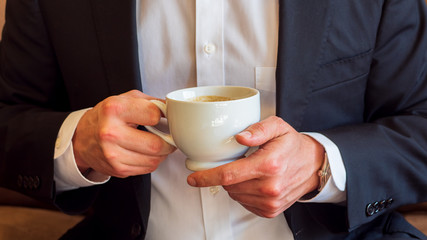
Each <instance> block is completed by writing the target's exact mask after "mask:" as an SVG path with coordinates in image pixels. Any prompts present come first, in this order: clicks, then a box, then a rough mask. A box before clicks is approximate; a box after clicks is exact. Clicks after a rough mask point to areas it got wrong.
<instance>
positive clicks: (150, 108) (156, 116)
mask: <svg viewBox="0 0 427 240" xmlns="http://www.w3.org/2000/svg"><path fill="white" fill-rule="evenodd" d="M146 113H147V118H146V120H147V123H146V124H147V125H156V124H158V123H159V121H160V118H161V113H160V110H159V108H157V106H156V105H154V103H151V102H149V104H147V108H146Z"/></svg>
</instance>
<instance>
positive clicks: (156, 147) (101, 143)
mask: <svg viewBox="0 0 427 240" xmlns="http://www.w3.org/2000/svg"><path fill="white" fill-rule="evenodd" d="M150 99H154V98H153V97H150V96H148V95H146V94H144V93H142V92H140V91H137V90H132V91H129V92H126V93H124V94H121V95H118V96H112V97H109V98H107V99H105V100H103V101H102V102H100V103H98V104H97V105H96V106H95V107H94V108H93V109H91V110H89V111H88V112H86V113H85V114H84V115H83V117H82V118H81V119H80V121H79V123H78V125H77V128H76V131H75V133H74V137H73V140H72V142H73V150H74V156H75V159H76V163H77V166H78V167H79V170H80V171H81V172H82V173H84V172H85V171H86V170H88V169H93V170H95V171H97V172H100V173H102V174H105V175H109V176H114V177H120V178H124V177H128V176H134V175H141V174H146V173H150V172H153V171H154V170H156V169H157V167H158V165H159V164H160V163H161V162H162V161H163V160H164V159H165V158H166V157H167V155H168V154H170V153H172V152H173V151H174V150H175V147H173V146H171V145H169V144H168V143H166V142H165V141H163V140H162V139H161V138H160V137H158V136H157V135H155V134H152V133H150V132H146V131H141V130H139V129H137V127H138V125H149V126H153V125H156V124H157V123H158V122H159V120H160V117H161V113H160V111H159V109H158V108H157V107H156V105H154V104H153V103H151V102H150V101H149V100H150Z"/></svg>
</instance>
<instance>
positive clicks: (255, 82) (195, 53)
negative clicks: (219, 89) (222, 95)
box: [55, 0, 346, 240]
mask: <svg viewBox="0 0 427 240" xmlns="http://www.w3.org/2000/svg"><path fill="white" fill-rule="evenodd" d="M137 2H138V7H137V16H138V19H136V21H137V26H138V43H139V59H140V66H141V75H142V86H143V91H144V92H145V93H146V94H149V95H152V96H155V97H159V98H164V97H165V95H166V94H167V93H168V92H170V91H173V90H176V89H181V88H185V87H193V86H203V85H241V86H248V87H254V88H257V89H258V90H260V92H261V111H262V118H265V117H267V116H270V115H274V114H275V106H276V103H275V95H276V89H275V70H276V57H277V41H278V18H279V16H278V0H216V1H212V0H176V1H173V0H139V1H137ZM85 111H86V110H82V111H77V112H74V113H72V114H70V116H69V117H68V118H67V119H66V120H65V122H64V123H63V125H62V127H61V130H60V132H59V134H58V140H57V144H56V148H55V182H56V185H57V189H59V191H66V190H70V189H75V188H78V187H84V186H91V185H94V184H102V183H105V182H106V181H108V177H106V176H103V175H102V174H98V173H96V172H92V173H91V175H89V176H82V175H81V174H80V172H79V171H78V169H77V166H76V164H75V161H74V156H73V154H72V144H71V138H72V134H73V132H74V129H75V127H76V125H77V123H78V121H79V119H80V117H81V116H82V114H83V113H84V112H85ZM306 134H309V135H310V136H312V137H314V138H315V139H317V140H318V141H319V142H321V143H322V144H323V145H324V147H325V149H326V151H327V154H328V156H329V161H330V165H331V171H332V177H331V178H330V180H329V181H328V183H327V185H326V187H325V188H324V190H323V191H322V192H321V193H319V194H318V195H317V196H316V197H315V198H313V199H310V200H307V201H310V202H318V201H320V202H341V201H343V200H344V199H345V181H346V179H345V177H346V176H345V169H344V166H343V162H342V160H341V156H340V153H339V150H338V148H337V147H336V145H335V144H334V143H333V142H331V141H330V140H329V139H327V138H326V137H325V136H323V135H321V134H318V133H306ZM185 159H186V157H185V156H184V155H183V154H182V153H181V152H180V151H179V150H177V151H176V152H174V153H173V154H171V155H170V156H169V157H168V159H167V160H165V161H164V162H163V163H162V164H161V165H160V166H159V168H158V169H157V170H156V171H155V172H153V173H152V190H151V200H152V201H151V212H150V218H149V224H148V232H147V239H155V240H156V239H161V240H162V239H186V240H187V239H195V240H196V239H197V240H199V239H221V240H224V239H236V240H251V239H263V240H268V239H293V236H292V233H291V231H290V229H289V227H288V225H287V223H286V219H285V218H284V216H283V215H279V216H277V217H276V218H273V219H266V218H261V217H258V216H256V215H254V214H252V213H250V212H249V211H247V210H246V209H244V208H243V207H242V206H241V205H239V204H238V203H237V202H235V201H233V200H232V199H231V198H230V197H229V196H228V194H227V192H226V191H224V189H223V188H222V187H211V188H194V187H191V186H189V185H188V184H187V183H186V178H187V176H188V175H189V174H191V171H189V170H187V169H186V168H185V164H184V161H185Z"/></svg>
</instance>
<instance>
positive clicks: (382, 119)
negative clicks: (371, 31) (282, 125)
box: [321, 0, 427, 230]
mask: <svg viewBox="0 0 427 240" xmlns="http://www.w3.org/2000/svg"><path fill="white" fill-rule="evenodd" d="M426 25H427V19H426V8H425V3H424V1H421V0H419V1H402V0H390V1H385V2H384V6H383V12H382V18H381V21H380V25H379V28H378V33H377V39H376V45H375V48H374V50H373V58H372V64H371V68H370V71H369V76H368V81H367V83H366V90H365V97H364V102H365V105H364V117H363V118H364V121H365V123H362V124H358V125H348V126H342V127H337V128H333V129H329V130H325V131H321V133H323V134H324V135H325V136H327V137H328V138H329V139H331V140H332V141H333V142H334V143H336V145H337V146H338V148H339V149H340V151H341V154H342V157H343V161H344V165H345V168H346V172H347V186H346V189H347V203H346V205H347V223H348V226H347V227H348V229H349V230H353V229H355V228H357V227H359V226H361V225H362V224H364V223H367V222H369V221H372V220H374V219H375V218H376V217H378V216H381V215H382V214H383V213H385V212H389V211H391V210H394V209H396V208H397V207H399V206H402V205H405V204H411V203H417V202H422V201H427V191H426V189H427V175H426V173H427V160H426V159H427V147H426V146H427V62H426V58H427V32H426V27H427V26H426Z"/></svg>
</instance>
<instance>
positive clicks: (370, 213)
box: [366, 203, 375, 216]
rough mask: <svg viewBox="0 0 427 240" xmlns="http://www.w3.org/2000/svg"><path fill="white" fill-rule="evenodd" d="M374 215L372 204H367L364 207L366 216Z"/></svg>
mask: <svg viewBox="0 0 427 240" xmlns="http://www.w3.org/2000/svg"><path fill="white" fill-rule="evenodd" d="M374 213H375V207H374V205H373V204H372V203H369V204H368V205H367V206H366V215H367V216H372V215H374Z"/></svg>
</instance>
